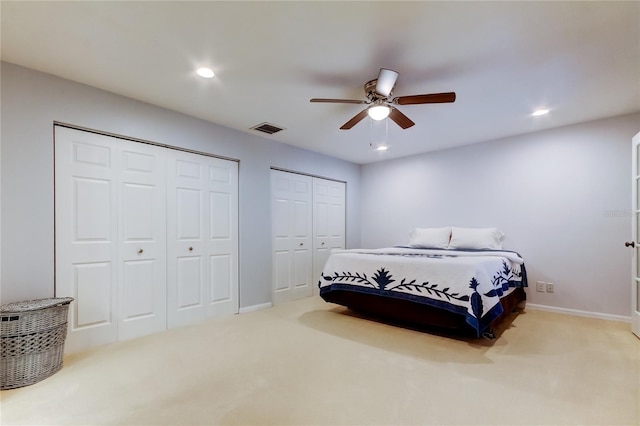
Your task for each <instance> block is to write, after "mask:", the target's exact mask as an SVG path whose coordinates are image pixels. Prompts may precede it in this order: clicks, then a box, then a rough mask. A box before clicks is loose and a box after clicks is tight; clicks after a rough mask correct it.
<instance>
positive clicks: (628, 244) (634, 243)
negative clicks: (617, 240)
mask: <svg viewBox="0 0 640 426" xmlns="http://www.w3.org/2000/svg"><path fill="white" fill-rule="evenodd" d="M624 246H625V247H635V246H636V242H635V241H631V242H629V241H627V242H626V243H624Z"/></svg>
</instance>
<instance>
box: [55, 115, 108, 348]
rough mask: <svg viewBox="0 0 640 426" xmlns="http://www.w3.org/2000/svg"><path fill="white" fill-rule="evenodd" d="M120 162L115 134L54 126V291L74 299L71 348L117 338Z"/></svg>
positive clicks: (70, 327)
mask: <svg viewBox="0 0 640 426" xmlns="http://www.w3.org/2000/svg"><path fill="white" fill-rule="evenodd" d="M118 162H119V158H118V155H117V147H116V144H115V143H114V140H113V138H109V137H107V136H101V135H96V134H93V133H87V132H81V131H77V130H71V129H67V128H63V127H56V128H55V212H56V214H55V227H56V228H55V233H56V239H55V240H56V296H58V297H65V296H70V297H73V298H74V299H75V301H74V302H73V303H72V304H71V309H70V311H69V333H68V336H67V341H66V349H67V351H68V352H74V351H78V350H81V349H84V348H88V347H91V346H97V345H100V344H105V343H110V342H115V341H116V339H117V333H118V312H117V300H116V294H117V293H116V291H117V282H118V265H117V263H118V262H117V260H118V232H117V223H116V217H117V192H118V191H117V189H118V169H119V165H118Z"/></svg>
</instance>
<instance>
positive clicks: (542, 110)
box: [531, 108, 549, 117]
mask: <svg viewBox="0 0 640 426" xmlns="http://www.w3.org/2000/svg"><path fill="white" fill-rule="evenodd" d="M545 114H549V110H548V109H546V108H540V109H538V110H535V111H534V112H533V113H532V114H531V115H533V116H534V117H539V116H541V115H545Z"/></svg>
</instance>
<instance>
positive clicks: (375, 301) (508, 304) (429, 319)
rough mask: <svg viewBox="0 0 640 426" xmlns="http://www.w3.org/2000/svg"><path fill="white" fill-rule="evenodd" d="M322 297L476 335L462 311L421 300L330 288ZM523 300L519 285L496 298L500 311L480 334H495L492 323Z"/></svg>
mask: <svg viewBox="0 0 640 426" xmlns="http://www.w3.org/2000/svg"><path fill="white" fill-rule="evenodd" d="M322 298H323V299H324V300H325V301H327V302H331V303H337V304H339V305H342V306H346V307H347V308H349V309H352V310H354V311H356V312H360V313H362V314H365V315H367V316H373V317H377V318H380V319H383V320H389V321H393V322H394V323H400V324H406V325H408V326H418V327H421V328H427V329H440V330H443V331H444V330H446V331H450V332H456V333H462V334H464V335H469V336H474V337H477V330H475V329H474V328H473V327H471V326H470V325H469V324H467V322H466V320H465V316H464V315H460V314H456V313H453V312H449V311H446V310H443V309H438V308H434V307H432V306H428V305H424V304H421V303H416V302H412V301H409V300H403V299H395V298H387V297H383V296H378V295H375V294H369V293H359V292H353V291H347V290H332V291H329V292H326V293H324V294H323V295H322ZM525 300H526V294H525V292H524V289H523V288H516V289H515V290H514V291H512V292H511V293H509V294H508V295H507V296H505V297H503V298H502V299H500V302H501V304H502V307H503V313H502V314H500V316H498V317H497V318H496V319H494V320H493V321H492V322H491V324H490V326H489V327H488V328H487V329H486V330H485V332H483V333H482V336H483V337H486V338H495V332H494V330H495V327H496V326H497V325H498V324H499V323H500V322H502V321H503V320H504V319H505V318H506V317H507V316H509V315H510V314H511V313H512V312H514V311H515V310H516V308H517V307H520V308H523V307H524V302H525ZM519 305H520V306H519Z"/></svg>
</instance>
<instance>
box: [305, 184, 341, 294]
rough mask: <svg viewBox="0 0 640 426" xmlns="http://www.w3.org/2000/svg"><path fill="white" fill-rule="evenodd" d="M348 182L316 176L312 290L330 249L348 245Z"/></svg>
mask: <svg viewBox="0 0 640 426" xmlns="http://www.w3.org/2000/svg"><path fill="white" fill-rule="evenodd" d="M345 196H346V183H344V182H336V181H332V180H327V179H320V178H313V282H314V285H313V289H314V294H318V293H319V290H318V286H317V283H318V281H319V280H320V274H321V273H322V269H323V268H324V265H325V263H326V262H327V258H328V257H329V254H330V253H331V249H334V248H342V249H343V248H345V229H346V228H345V216H346V210H345Z"/></svg>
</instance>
